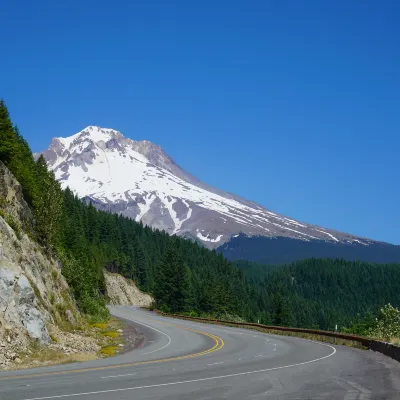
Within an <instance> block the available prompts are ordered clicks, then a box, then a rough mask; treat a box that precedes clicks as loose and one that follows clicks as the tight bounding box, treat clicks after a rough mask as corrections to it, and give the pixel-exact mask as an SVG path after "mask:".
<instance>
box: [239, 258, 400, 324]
mask: <svg viewBox="0 0 400 400" xmlns="http://www.w3.org/2000/svg"><path fill="white" fill-rule="evenodd" d="M236 264H237V265H238V266H239V268H240V269H241V270H242V271H243V272H244V273H245V274H246V276H247V277H248V279H250V280H252V281H253V283H254V284H255V285H256V286H257V288H258V295H259V296H260V297H261V298H262V299H263V303H262V304H263V305H262V308H263V309H265V310H266V311H265V315H264V320H265V321H269V322H270V323H273V324H278V325H279V324H282V325H289V326H297V327H315V328H321V329H329V330H333V329H334V328H335V325H338V328H339V329H344V328H345V327H349V326H351V325H353V324H354V323H356V322H357V321H359V320H361V319H363V318H364V317H366V316H368V315H369V316H370V318H372V319H374V318H375V317H374V316H375V314H377V313H378V312H379V309H380V307H381V306H383V305H384V304H386V303H392V304H393V305H394V306H397V307H398V306H399V305H400V265H399V264H368V263H362V262H349V261H344V260H337V259H334V260H331V259H308V260H304V261H298V262H296V263H293V264H290V265H284V266H267V265H260V264H256V263H252V262H248V261H238V262H237V263H236Z"/></svg>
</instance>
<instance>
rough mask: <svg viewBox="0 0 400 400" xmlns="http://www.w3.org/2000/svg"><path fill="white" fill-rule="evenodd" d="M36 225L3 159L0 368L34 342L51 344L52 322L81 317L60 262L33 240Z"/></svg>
mask: <svg viewBox="0 0 400 400" xmlns="http://www.w3.org/2000/svg"><path fill="white" fill-rule="evenodd" d="M32 227H33V215H32V212H31V210H30V209H29V207H28V204H27V203H26V202H25V200H24V198H23V194H22V188H21V186H20V184H19V183H18V181H17V180H16V179H15V177H14V176H13V175H12V174H11V172H10V171H9V170H8V169H7V168H6V167H5V165H4V164H3V163H1V162H0V369H1V368H4V367H8V366H9V365H10V364H12V363H15V360H16V359H18V354H19V353H20V352H26V351H27V349H28V348H29V345H30V344H32V343H34V342H36V343H38V344H39V345H48V344H49V343H50V342H51V337H52V336H53V335H50V334H49V330H54V331H55V332H58V330H57V329H53V328H54V327H57V326H68V327H69V328H70V329H73V328H74V325H75V324H80V323H81V322H82V316H81V315H80V313H79V311H78V309H77V307H76V304H75V300H74V298H73V297H72V295H71V293H70V290H69V287H68V284H67V282H66V281H65V279H64V278H63V276H62V275H61V271H60V263H59V261H58V260H56V259H53V258H51V257H49V256H48V255H47V254H45V253H44V252H43V250H42V249H41V248H40V246H39V245H38V244H37V243H36V242H35V241H34V240H33V239H31V236H32V235H31V233H32V232H33V231H32ZM28 233H29V235H28ZM55 339H56V340H57V336H56V337H55Z"/></svg>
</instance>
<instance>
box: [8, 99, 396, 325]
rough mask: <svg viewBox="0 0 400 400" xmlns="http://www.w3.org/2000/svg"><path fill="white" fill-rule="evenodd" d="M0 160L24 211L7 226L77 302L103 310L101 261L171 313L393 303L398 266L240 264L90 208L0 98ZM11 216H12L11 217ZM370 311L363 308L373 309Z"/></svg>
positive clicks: (277, 313)
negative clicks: (36, 251)
mask: <svg viewBox="0 0 400 400" xmlns="http://www.w3.org/2000/svg"><path fill="white" fill-rule="evenodd" d="M0 161H2V162H3V163H4V164H5V165H6V166H7V168H8V169H9V170H11V171H12V173H13V174H14V175H15V177H16V178H17V179H18V181H19V182H20V183H21V185H22V189H23V196H24V198H25V200H26V201H27V203H28V205H29V207H30V209H31V210H32V212H33V218H31V219H29V223H24V224H23V225H21V226H19V225H18V226H17V225H15V224H14V225H15V226H14V230H15V232H19V231H20V230H22V231H23V232H24V233H27V234H28V235H29V237H30V238H31V239H32V240H33V241H35V242H36V243H38V244H39V245H40V249H41V250H40V251H43V252H45V253H46V254H48V255H49V256H51V257H53V258H54V259H57V260H59V265H60V266H61V272H62V274H63V276H64V277H65V279H66V281H67V282H68V284H69V287H70V288H71V289H72V292H73V294H74V297H75V300H76V302H77V305H78V307H79V309H80V311H81V312H83V313H84V314H86V316H88V317H89V319H92V320H107V319H108V318H109V315H108V311H107V308H106V307H105V301H106V299H107V293H106V291H107V290H106V288H107V286H106V281H105V276H104V269H106V270H108V271H109V272H110V273H118V274H121V275H122V276H124V277H125V278H129V279H132V280H134V281H135V283H136V284H137V285H138V287H139V288H140V289H141V290H142V291H144V292H147V293H149V294H151V295H152V296H153V297H154V299H155V307H157V308H159V309H161V310H163V311H166V312H175V313H190V314H194V315H207V316H214V317H218V318H219V317H221V318H225V319H226V318H243V319H245V320H249V321H257V320H259V321H260V322H261V323H264V324H277V325H289V326H300V327H316V328H321V329H332V330H333V329H334V328H335V325H336V324H337V325H338V327H339V329H344V328H346V327H347V328H348V327H350V326H352V325H354V324H355V323H356V322H357V320H360V319H362V318H365V317H367V316H368V315H369V313H372V314H373V313H377V312H378V311H379V309H380V308H381V307H382V306H383V305H384V304H386V303H389V302H390V303H392V304H393V305H395V306H399V305H400V297H399V293H400V266H399V265H398V264H393V265H371V264H366V263H354V262H346V261H343V260H316V259H309V260H306V261H301V262H297V263H295V264H290V265H286V266H280V267H276V266H262V265H257V264H254V263H249V262H240V263H239V265H236V264H233V263H231V262H229V261H228V260H226V259H225V258H224V257H223V255H222V254H218V253H217V252H215V251H210V250H207V249H205V248H203V247H201V246H199V245H198V244H197V243H195V242H192V241H190V240H185V239H183V238H179V237H176V236H169V235H168V234H167V233H165V232H162V231H158V230H153V229H151V228H149V227H146V226H143V225H142V224H141V223H137V222H135V221H133V220H131V219H129V218H126V217H123V216H121V215H117V214H111V213H107V212H104V211H100V210H98V209H96V208H95V207H94V206H93V205H92V204H91V203H85V202H83V201H82V200H80V199H79V198H78V197H77V196H75V195H74V193H73V192H72V191H71V190H69V189H66V190H62V189H61V187H60V184H59V183H58V182H57V181H56V179H55V177H54V174H53V173H52V172H50V171H49V170H48V169H47V166H46V162H45V160H44V158H43V157H39V158H38V160H37V161H35V160H34V158H33V156H32V153H31V150H30V148H29V146H28V144H27V142H26V141H25V140H24V138H23V137H22V136H21V134H20V133H19V131H18V129H17V128H16V126H14V125H13V124H12V122H11V120H10V116H9V113H8V110H7V108H6V105H5V103H4V102H3V101H1V102H0ZM10 224H11V225H12V224H13V221H10ZM372 314H371V315H372Z"/></svg>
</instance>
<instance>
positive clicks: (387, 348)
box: [155, 310, 400, 362]
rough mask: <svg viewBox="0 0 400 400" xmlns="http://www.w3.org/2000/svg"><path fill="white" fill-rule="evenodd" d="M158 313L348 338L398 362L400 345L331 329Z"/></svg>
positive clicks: (247, 326)
mask: <svg viewBox="0 0 400 400" xmlns="http://www.w3.org/2000/svg"><path fill="white" fill-rule="evenodd" d="M155 311H156V312H157V313H158V314H160V315H165V316H168V317H174V318H179V319H186V320H190V321H198V322H207V323H210V324H222V325H230V326H236V327H238V328H239V327H242V328H253V329H257V328H258V329H262V330H265V331H280V332H292V333H305V334H310V335H318V336H326V337H331V338H335V339H343V340H348V341H351V342H356V343H358V344H360V345H361V346H362V347H365V348H368V349H370V350H373V351H376V352H379V353H382V354H384V355H386V356H388V357H391V358H393V359H394V360H396V361H399V362H400V347H399V346H396V345H393V344H390V343H385V342H381V341H379V340H375V339H371V338H368V337H364V336H357V335H348V334H345V333H339V332H331V331H321V330H317V329H305V328H288V327H285V326H273V325H262V324H254V323H249V322H233V321H225V320H216V319H209V318H200V317H189V316H186V315H180V314H165V313H163V312H160V311H158V310H155Z"/></svg>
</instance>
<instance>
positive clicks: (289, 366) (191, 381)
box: [24, 340, 336, 400]
mask: <svg viewBox="0 0 400 400" xmlns="http://www.w3.org/2000/svg"><path fill="white" fill-rule="evenodd" d="M310 342H313V341H312V340H310ZM313 343H318V344H320V345H321V346H326V347H330V348H331V349H332V350H333V352H332V353H330V354H328V355H327V356H324V357H320V358H316V359H315V360H310V361H305V362H302V363H298V364H291V365H283V366H281V367H274V368H267V369H259V370H256V371H248V372H239V373H237V374H229V375H220V376H212V377H209V378H200V379H192V380H189V381H178V382H169V383H160V384H158V385H146V386H135V387H130V388H122V389H109V390H99V391H97V392H86V393H73V394H62V395H58V396H47V397H34V398H31V399H24V400H49V399H61V398H66V397H79V396H88V395H91V394H104V393H116V392H127V391H130V390H139V389H151V388H156V387H164V386H173V385H183V384H185V383H195V382H204V381H210V380H216V379H224V378H232V377H236V376H244V375H251V374H257V373H261V372H268V371H276V370H279V369H284V368H291V367H297V366H300V365H305V364H311V363H314V362H317V361H321V360H324V359H326V358H329V357H331V356H333V355H334V354H335V353H336V349H335V348H334V347H332V346H330V345H329V344H324V343H319V342H313Z"/></svg>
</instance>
